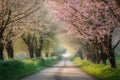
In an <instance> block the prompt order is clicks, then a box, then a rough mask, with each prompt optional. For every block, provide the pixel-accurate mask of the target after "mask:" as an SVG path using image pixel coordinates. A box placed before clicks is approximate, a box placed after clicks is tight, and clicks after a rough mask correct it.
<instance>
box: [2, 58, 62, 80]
mask: <svg viewBox="0 0 120 80" xmlns="http://www.w3.org/2000/svg"><path fill="white" fill-rule="evenodd" d="M59 60H60V57H52V58H45V59H40V58H35V59H29V60H10V61H0V80H20V78H21V77H23V76H26V75H29V74H32V73H34V72H37V71H40V70H42V69H44V68H46V67H48V66H52V65H54V64H55V63H57V62H58V61H59Z"/></svg>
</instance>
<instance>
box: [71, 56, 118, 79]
mask: <svg viewBox="0 0 120 80" xmlns="http://www.w3.org/2000/svg"><path fill="white" fill-rule="evenodd" d="M73 62H74V63H75V64H76V65H77V66H78V67H79V68H81V69H82V70H83V71H85V72H86V73H88V74H90V75H93V76H94V77H96V79H97V80H120V68H117V69H112V68H110V67H109V66H105V65H102V64H93V63H91V62H89V61H83V60H81V59H80V58H75V59H73Z"/></svg>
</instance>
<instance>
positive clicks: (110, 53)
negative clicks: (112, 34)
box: [109, 48, 116, 68]
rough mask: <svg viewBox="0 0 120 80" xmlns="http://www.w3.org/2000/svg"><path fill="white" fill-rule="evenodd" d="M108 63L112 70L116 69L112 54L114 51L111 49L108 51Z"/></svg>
mask: <svg viewBox="0 0 120 80" xmlns="http://www.w3.org/2000/svg"><path fill="white" fill-rule="evenodd" d="M109 51H110V52H109V61H110V64H111V67H112V68H116V61H115V54H114V50H113V49H112V48H111V49H109Z"/></svg>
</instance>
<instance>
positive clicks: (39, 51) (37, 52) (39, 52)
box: [35, 49, 42, 57]
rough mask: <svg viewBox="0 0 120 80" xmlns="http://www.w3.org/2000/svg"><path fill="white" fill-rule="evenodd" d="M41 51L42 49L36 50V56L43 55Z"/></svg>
mask: <svg viewBox="0 0 120 80" xmlns="http://www.w3.org/2000/svg"><path fill="white" fill-rule="evenodd" d="M41 51H42V50H41V49H37V50H36V53H35V55H36V57H41V56H42V55H41Z"/></svg>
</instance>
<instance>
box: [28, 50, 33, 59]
mask: <svg viewBox="0 0 120 80" xmlns="http://www.w3.org/2000/svg"><path fill="white" fill-rule="evenodd" d="M33 52H34V51H33V49H32V48H29V53H30V58H34V54H33Z"/></svg>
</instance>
